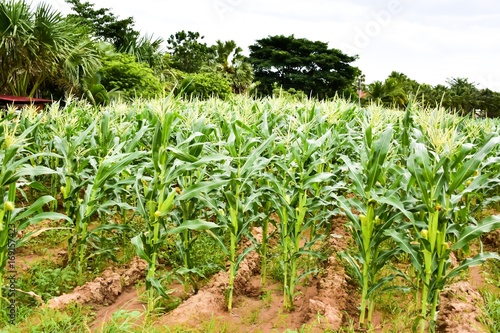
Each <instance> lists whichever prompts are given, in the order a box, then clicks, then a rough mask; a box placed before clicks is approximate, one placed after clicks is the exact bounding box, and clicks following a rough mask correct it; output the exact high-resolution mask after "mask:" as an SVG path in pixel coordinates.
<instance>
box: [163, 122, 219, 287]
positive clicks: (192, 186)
mask: <svg viewBox="0 0 500 333" xmlns="http://www.w3.org/2000/svg"><path fill="white" fill-rule="evenodd" d="M205 122H206V119H205V118H200V119H198V121H196V122H195V123H194V124H193V126H192V127H191V128H190V129H189V131H186V133H182V131H179V132H178V134H177V141H178V143H177V144H176V145H175V146H172V147H168V151H169V152H170V153H171V155H172V156H173V157H174V161H173V167H174V169H175V171H174V172H173V173H172V175H176V178H175V181H176V183H177V184H176V189H177V191H178V193H179V194H181V195H179V196H178V197H177V198H176V201H175V203H176V206H177V210H176V211H177V212H178V214H172V215H171V217H172V222H173V228H169V229H168V233H169V234H177V235H178V239H177V240H176V243H175V244H176V248H177V251H178V254H179V257H180V259H181V261H182V264H183V266H182V268H180V269H178V270H177V272H176V273H177V274H180V275H182V276H184V291H185V292H188V289H189V286H191V287H192V290H193V292H194V293H197V292H198V282H197V279H198V277H204V276H203V274H202V271H201V269H200V268H201V267H195V263H194V261H193V258H192V253H191V250H192V248H193V245H194V242H195V241H196V239H197V236H198V233H199V232H201V231H204V230H211V229H215V228H219V227H220V225H218V224H216V223H213V222H209V221H207V217H206V215H207V214H206V209H205V206H204V204H203V202H202V201H201V200H200V196H203V195H208V194H207V193H209V192H210V191H212V190H214V189H217V188H219V187H221V186H223V185H225V184H226V181H221V180H212V179H210V176H211V174H210V172H208V171H209V170H210V171H211V173H216V172H217V165H216V163H218V162H220V161H224V160H226V159H227V156H224V155H222V154H216V153H215V151H214V150H213V147H210V142H209V141H208V140H209V139H210V135H211V133H212V132H213V126H211V125H207V124H206V123H205ZM184 135H186V136H187V138H186V137H185V136H184ZM203 217H205V218H204V219H203Z"/></svg>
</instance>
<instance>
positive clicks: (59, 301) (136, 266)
mask: <svg viewBox="0 0 500 333" xmlns="http://www.w3.org/2000/svg"><path fill="white" fill-rule="evenodd" d="M146 268H147V263H146V261H144V260H142V259H139V257H134V258H132V260H131V261H130V263H129V264H128V267H126V268H109V269H106V270H105V271H104V272H103V273H102V275H101V276H99V277H97V278H95V279H94V281H91V282H87V283H86V284H84V285H83V286H80V287H77V288H75V290H74V291H73V292H72V293H70V294H63V295H61V296H59V297H56V298H53V299H51V300H50V301H49V302H47V304H46V306H48V307H49V308H51V309H62V308H64V307H66V306H67V305H68V304H70V303H72V302H76V303H80V304H88V305H109V304H112V303H114V302H115V301H116V299H117V298H118V296H119V295H120V294H122V292H123V291H124V289H125V288H126V287H129V286H133V285H134V284H135V282H136V281H137V280H139V279H142V278H144V276H145V272H146Z"/></svg>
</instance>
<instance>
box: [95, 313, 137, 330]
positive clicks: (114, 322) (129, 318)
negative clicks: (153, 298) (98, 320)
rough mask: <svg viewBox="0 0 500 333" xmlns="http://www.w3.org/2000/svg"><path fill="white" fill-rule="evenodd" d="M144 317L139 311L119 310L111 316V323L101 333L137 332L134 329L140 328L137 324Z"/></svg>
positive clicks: (105, 325)
mask: <svg viewBox="0 0 500 333" xmlns="http://www.w3.org/2000/svg"><path fill="white" fill-rule="evenodd" d="M141 316H142V313H141V312H139V311H127V310H118V311H116V312H115V313H113V315H112V316H111V319H110V321H109V322H107V323H105V324H104V325H103V327H102V329H101V331H100V332H101V333H128V332H135V331H136V330H135V329H134V328H139V327H140V325H139V324H136V323H134V322H137V321H138V320H139V318H140V317H141Z"/></svg>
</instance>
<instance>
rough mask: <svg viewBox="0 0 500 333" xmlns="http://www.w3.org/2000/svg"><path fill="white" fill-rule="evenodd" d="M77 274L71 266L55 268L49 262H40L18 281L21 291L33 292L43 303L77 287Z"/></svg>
mask: <svg viewBox="0 0 500 333" xmlns="http://www.w3.org/2000/svg"><path fill="white" fill-rule="evenodd" d="M78 280H79V279H78V278H77V273H76V272H75V271H74V270H73V268H72V267H71V266H67V267H64V268H61V267H57V266H56V265H55V264H54V263H52V262H50V261H42V262H39V263H36V264H35V265H34V266H32V267H30V268H29V270H28V271H27V272H26V273H25V274H23V275H22V276H21V277H20V278H19V280H18V287H19V289H21V290H25V291H33V292H34V293H35V294H37V295H39V296H40V297H42V299H43V300H44V301H48V300H49V299H51V298H53V297H56V296H59V295H61V294H62V293H67V292H70V291H71V290H73V289H74V288H75V287H76V286H77V282H78Z"/></svg>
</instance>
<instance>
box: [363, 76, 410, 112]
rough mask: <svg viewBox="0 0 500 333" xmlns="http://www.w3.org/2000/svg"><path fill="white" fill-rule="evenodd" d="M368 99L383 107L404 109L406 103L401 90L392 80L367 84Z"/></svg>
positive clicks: (406, 100) (394, 80)
mask: <svg viewBox="0 0 500 333" xmlns="http://www.w3.org/2000/svg"><path fill="white" fill-rule="evenodd" d="M368 98H369V99H370V100H371V101H373V102H375V103H376V104H381V105H384V106H394V107H404V106H405V105H406V103H407V102H408V98H407V96H406V94H405V92H404V90H403V88H402V87H401V85H399V84H398V81H397V80H396V79H394V78H388V79H386V80H385V81H384V82H382V81H375V82H373V83H371V84H369V85H368Z"/></svg>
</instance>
